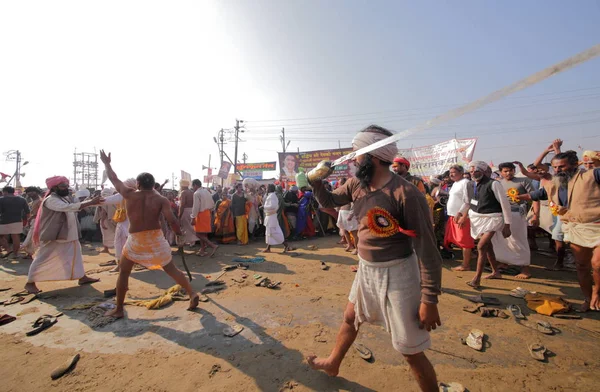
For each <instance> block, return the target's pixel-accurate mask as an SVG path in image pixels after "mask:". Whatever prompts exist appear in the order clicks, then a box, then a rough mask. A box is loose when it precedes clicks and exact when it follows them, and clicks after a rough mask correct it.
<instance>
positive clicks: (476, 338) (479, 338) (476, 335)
mask: <svg viewBox="0 0 600 392" xmlns="http://www.w3.org/2000/svg"><path fill="white" fill-rule="evenodd" d="M484 336H485V334H484V333H483V331H481V330H479V329H472V330H471V332H470V333H469V336H467V339H466V341H465V343H466V345H467V346H469V347H471V348H472V349H473V350H477V351H481V349H483V338H484Z"/></svg>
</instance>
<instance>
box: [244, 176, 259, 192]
mask: <svg viewBox="0 0 600 392" xmlns="http://www.w3.org/2000/svg"><path fill="white" fill-rule="evenodd" d="M242 184H243V185H244V187H248V188H249V189H250V190H255V189H256V188H258V187H259V186H260V184H259V183H258V181H256V180H255V179H254V178H244V181H242Z"/></svg>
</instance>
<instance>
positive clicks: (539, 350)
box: [529, 343, 548, 361]
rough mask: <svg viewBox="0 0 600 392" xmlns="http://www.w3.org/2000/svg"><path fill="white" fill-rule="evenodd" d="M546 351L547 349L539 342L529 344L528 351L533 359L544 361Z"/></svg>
mask: <svg viewBox="0 0 600 392" xmlns="http://www.w3.org/2000/svg"><path fill="white" fill-rule="evenodd" d="M547 351H548V350H546V347H544V346H542V345H541V344H539V343H535V344H530V345H529V353H530V354H531V356H532V357H533V359H535V360H538V361H545V360H546V352H547Z"/></svg>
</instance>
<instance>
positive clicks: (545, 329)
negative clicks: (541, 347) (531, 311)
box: [536, 321, 554, 335]
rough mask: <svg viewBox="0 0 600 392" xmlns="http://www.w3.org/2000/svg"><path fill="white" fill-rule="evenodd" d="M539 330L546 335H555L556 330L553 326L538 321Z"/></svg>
mask: <svg viewBox="0 0 600 392" xmlns="http://www.w3.org/2000/svg"><path fill="white" fill-rule="evenodd" d="M536 324H537V330H538V331H540V332H541V333H543V334H545V335H554V330H553V329H552V325H551V324H550V323H549V322H547V321H538V322H537V323H536Z"/></svg>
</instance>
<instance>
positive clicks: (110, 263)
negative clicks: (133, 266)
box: [98, 260, 117, 267]
mask: <svg viewBox="0 0 600 392" xmlns="http://www.w3.org/2000/svg"><path fill="white" fill-rule="evenodd" d="M113 265H117V260H111V261H107V262H106V263H100V264H98V266H99V267H110V266H113Z"/></svg>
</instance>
